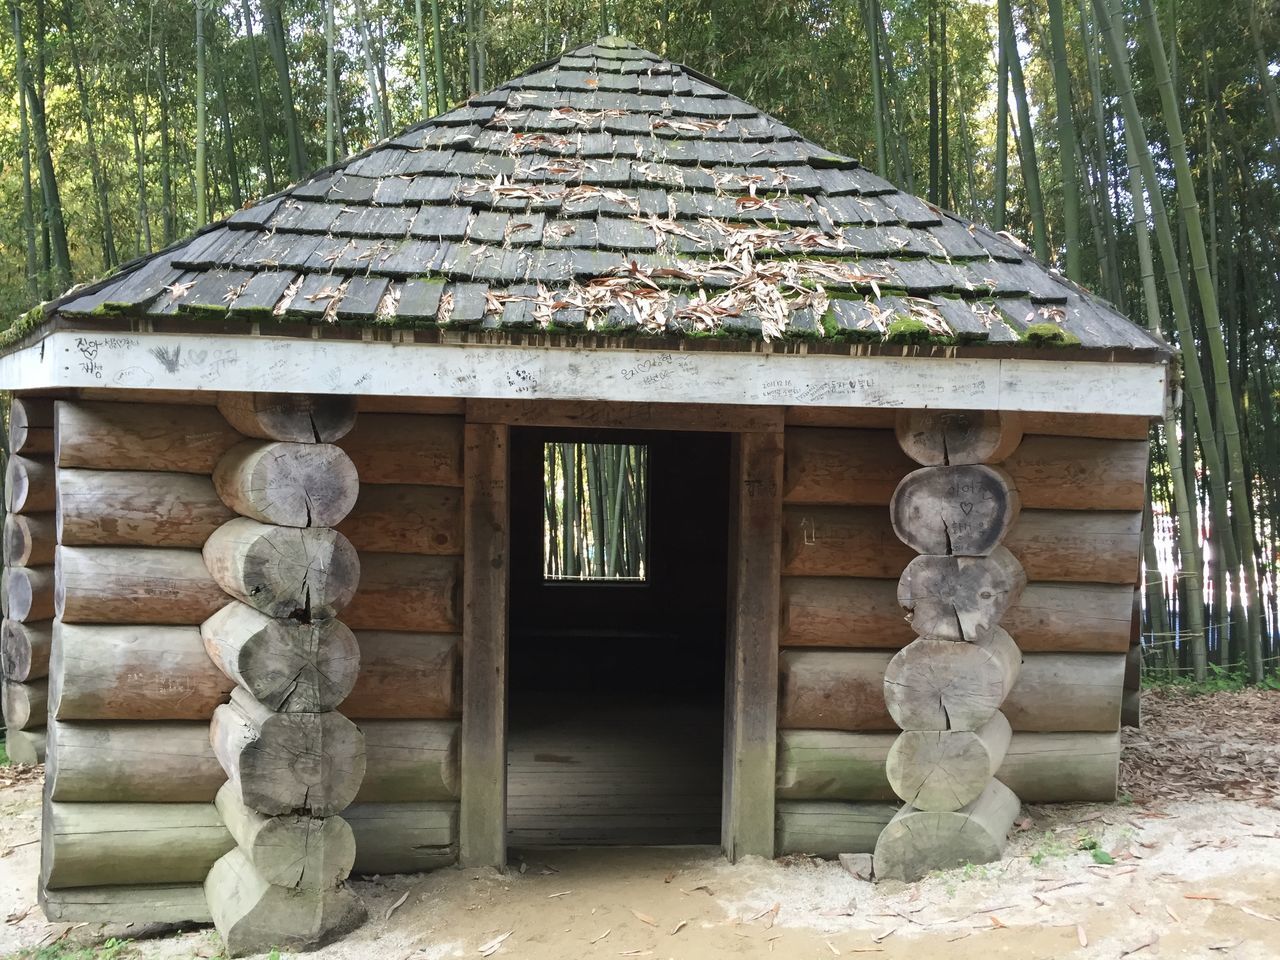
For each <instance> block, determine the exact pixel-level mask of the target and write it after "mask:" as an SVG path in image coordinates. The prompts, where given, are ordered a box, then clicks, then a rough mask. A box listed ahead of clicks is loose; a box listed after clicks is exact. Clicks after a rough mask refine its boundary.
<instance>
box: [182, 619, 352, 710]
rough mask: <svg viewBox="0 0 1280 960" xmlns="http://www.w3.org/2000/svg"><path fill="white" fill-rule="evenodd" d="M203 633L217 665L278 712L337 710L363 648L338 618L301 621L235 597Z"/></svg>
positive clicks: (350, 683)
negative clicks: (272, 613)
mask: <svg viewBox="0 0 1280 960" xmlns="http://www.w3.org/2000/svg"><path fill="white" fill-rule="evenodd" d="M200 634H201V636H202V637H203V638H204V649H205V651H206V652H207V653H208V655H209V658H210V659H211V660H212V661H213V662H214V663H215V664H216V665H217V666H218V668H219V669H220V670H221V671H222V672H223V673H224V674H226V676H228V677H230V678H231V679H232V680H234V681H236V682H237V683H238V684H240V686H242V687H244V688H245V689H246V690H248V691H249V692H250V693H251V694H253V696H254V697H255V698H256V699H257V700H258V701H259V702H260V703H262V704H264V705H265V706H267V707H270V708H271V709H272V710H275V711H277V712H279V713H325V712H327V711H329V710H333V709H336V708H337V706H338V704H340V703H342V701H343V700H344V699H345V698H346V697H347V695H348V694H350V693H351V690H352V688H353V687H354V685H355V683H356V678H357V677H358V676H359V673H360V647H359V645H358V644H357V642H356V638H355V635H354V634H353V633H352V632H351V631H350V630H349V629H348V628H347V627H346V626H345V625H344V624H343V623H342V622H341V621H339V620H316V621H313V622H311V623H299V622H298V621H296V620H289V619H279V618H275V617H268V616H267V615H265V614H263V613H262V612H261V611H259V610H255V609H254V608H253V607H251V606H249V605H248V604H245V603H241V602H239V601H232V602H231V603H229V604H227V605H226V606H225V607H223V608H222V609H221V610H219V611H218V612H217V613H215V614H214V615H213V616H212V617H210V618H209V619H208V620H206V621H205V622H204V624H203V625H202V626H201V627H200Z"/></svg>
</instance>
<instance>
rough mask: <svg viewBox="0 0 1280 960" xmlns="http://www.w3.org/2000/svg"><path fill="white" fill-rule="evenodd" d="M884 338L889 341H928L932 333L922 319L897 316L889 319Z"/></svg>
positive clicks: (902, 342) (909, 342)
mask: <svg viewBox="0 0 1280 960" xmlns="http://www.w3.org/2000/svg"><path fill="white" fill-rule="evenodd" d="M884 338H885V340H887V341H888V342H889V343H901V344H918V343H928V342H929V341H930V340H931V339H932V338H933V333H932V332H931V331H930V330H929V327H928V326H927V325H926V324H925V322H924V321H923V320H917V319H916V318H915V317H898V318H896V319H894V320H890V321H889V325H888V329H887V330H886V331H885V335H884Z"/></svg>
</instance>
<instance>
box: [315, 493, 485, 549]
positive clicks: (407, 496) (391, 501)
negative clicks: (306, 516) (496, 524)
mask: <svg viewBox="0 0 1280 960" xmlns="http://www.w3.org/2000/svg"><path fill="white" fill-rule="evenodd" d="M337 527H338V531H339V532H340V533H342V534H343V536H345V537H346V538H347V539H348V540H350V541H351V545H352V546H354V547H355V548H356V549H357V550H359V551H360V552H361V553H366V552H368V553H420V554H425V555H429V556H442V557H448V556H456V555H459V554H461V553H462V491H461V490H460V489H458V488H457V487H426V486H421V485H419V484H409V483H376V484H375V483H370V484H365V485H363V486H362V487H361V488H360V495H359V497H358V498H357V499H356V503H355V507H354V508H353V509H352V511H351V513H350V514H348V515H347V518H346V519H345V520H343V521H342V522H341V523H339V524H338V525H337Z"/></svg>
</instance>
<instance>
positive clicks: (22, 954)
mask: <svg viewBox="0 0 1280 960" xmlns="http://www.w3.org/2000/svg"><path fill="white" fill-rule="evenodd" d="M132 955H133V951H132V950H130V949H129V941H128V940H117V939H116V938H114V937H112V938H111V939H110V940H107V941H106V942H105V943H102V944H99V945H98V946H96V947H95V946H88V947H86V946H80V945H78V944H73V943H52V944H49V945H48V946H45V947H24V948H22V949H20V950H18V951H17V952H16V953H12V954H10V955H9V957H8V960H125V958H127V957H129V956H132Z"/></svg>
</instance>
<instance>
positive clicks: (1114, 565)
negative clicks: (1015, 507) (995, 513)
mask: <svg viewBox="0 0 1280 960" xmlns="http://www.w3.org/2000/svg"><path fill="white" fill-rule="evenodd" d="M1004 545H1005V546H1006V547H1008V548H1009V552H1010V553H1012V554H1013V555H1014V556H1015V557H1017V558H1018V560H1019V561H1020V562H1021V564H1022V568H1023V570H1025V571H1026V574H1027V579H1029V580H1050V581H1059V582H1064V581H1065V582H1072V583H1124V584H1132V583H1133V582H1134V580H1135V579H1136V578H1137V576H1138V566H1139V555H1140V552H1141V550H1142V514H1141V513H1139V512H1137V511H1125V510H1100V511H1087V512H1086V511H1081V510H1024V511H1022V513H1021V514H1020V515H1019V517H1018V522H1017V523H1015V524H1014V525H1013V528H1012V529H1011V530H1010V531H1009V533H1008V535H1007V536H1006V537H1005V540H1004Z"/></svg>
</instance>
